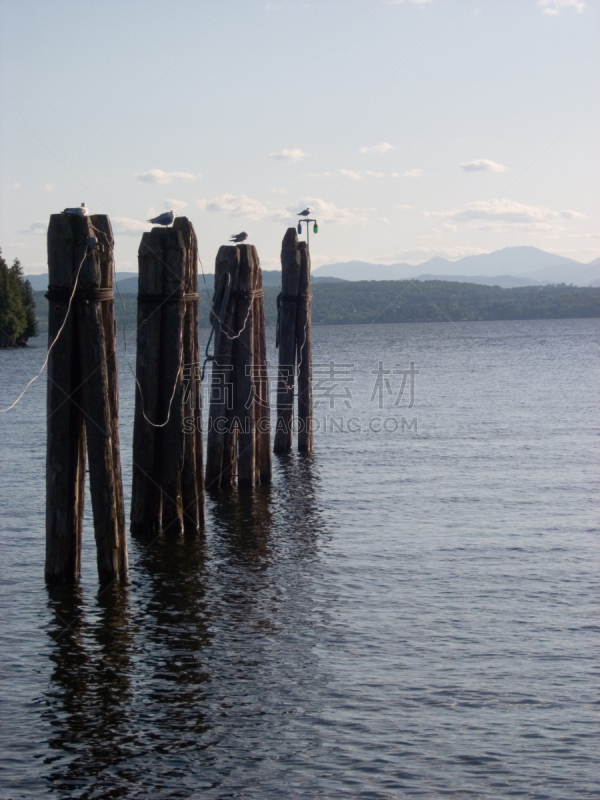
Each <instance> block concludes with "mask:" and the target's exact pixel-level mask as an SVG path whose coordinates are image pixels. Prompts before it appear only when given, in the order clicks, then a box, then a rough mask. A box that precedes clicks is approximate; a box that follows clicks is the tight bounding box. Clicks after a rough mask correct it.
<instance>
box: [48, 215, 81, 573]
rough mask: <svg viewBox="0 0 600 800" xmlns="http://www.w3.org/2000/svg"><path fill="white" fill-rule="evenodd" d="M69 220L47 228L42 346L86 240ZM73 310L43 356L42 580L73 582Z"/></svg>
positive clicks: (77, 410)
mask: <svg viewBox="0 0 600 800" xmlns="http://www.w3.org/2000/svg"><path fill="white" fill-rule="evenodd" d="M71 223H72V220H71V219H70V218H69V217H67V216H65V215H63V214H54V215H52V217H51V218H50V227H49V228H48V271H49V276H48V282H49V285H50V287H52V288H53V289H54V288H57V289H61V290H62V294H61V293H57V294H56V295H54V296H53V294H52V292H51V291H49V292H48V306H49V308H48V347H50V346H51V345H52V343H53V342H54V340H55V339H56V336H57V335H58V332H59V330H60V328H61V326H62V325H63V322H64V321H65V316H66V314H67V309H68V304H69V293H70V290H71V288H72V282H73V269H74V268H75V269H76V268H77V265H76V264H75V261H76V260H77V259H78V260H79V261H81V259H82V258H83V256H84V254H85V252H86V245H85V240H84V244H82V245H80V246H79V247H78V248H76V247H75V240H76V238H77V230H74V229H73V226H72V224H71ZM78 345H79V339H78V336H77V335H76V319H75V314H74V313H73V312H72V311H71V313H70V314H69V316H68V318H67V320H66V323H65V326H64V328H63V331H62V334H61V336H60V338H59V340H58V341H57V342H56V344H55V345H54V347H53V349H52V351H51V353H50V358H49V361H48V394H47V404H46V416H47V427H48V439H47V450H46V567H45V574H46V580H47V581H48V582H49V583H53V582H61V581H64V582H69V581H71V582H73V581H76V580H77V579H78V578H79V577H80V573H81V531H82V524H83V491H84V479H85V428H84V425H83V414H82V411H81V408H82V401H81V389H80V388H78V387H80V385H81V366H80V362H79V346H78Z"/></svg>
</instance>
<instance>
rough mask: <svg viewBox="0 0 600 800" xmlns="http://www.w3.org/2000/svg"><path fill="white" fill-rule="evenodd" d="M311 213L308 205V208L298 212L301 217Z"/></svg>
mask: <svg viewBox="0 0 600 800" xmlns="http://www.w3.org/2000/svg"><path fill="white" fill-rule="evenodd" d="M309 214H310V208H309V207H308V206H306V208H305V209H304V211H301V212H300V213H299V214H298V216H299V217H308V215H309Z"/></svg>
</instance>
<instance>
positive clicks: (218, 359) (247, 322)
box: [206, 245, 271, 491]
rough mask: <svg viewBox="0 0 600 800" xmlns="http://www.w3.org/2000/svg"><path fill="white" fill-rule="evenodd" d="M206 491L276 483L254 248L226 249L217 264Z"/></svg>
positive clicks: (259, 280)
mask: <svg viewBox="0 0 600 800" xmlns="http://www.w3.org/2000/svg"><path fill="white" fill-rule="evenodd" d="M211 320H212V322H213V325H214V329H215V332H214V357H213V362H212V383H211V403H210V413H209V419H208V447H207V456H206V488H207V489H210V490H211V491H215V490H217V489H230V488H232V487H233V486H234V485H235V483H236V479H237V485H238V487H239V488H252V487H253V486H255V485H257V484H259V483H263V484H265V483H269V482H270V480H271V454H270V446H269V444H270V440H269V434H270V411H269V396H268V379H267V361H266V340H265V333H264V331H265V325H264V298H263V288H262V271H261V268H260V262H259V259H258V253H257V252H256V248H255V247H254V246H253V245H239V246H238V247H221V248H220V250H219V252H218V254H217V259H216V263H215V294H214V299H213V312H212V315H211Z"/></svg>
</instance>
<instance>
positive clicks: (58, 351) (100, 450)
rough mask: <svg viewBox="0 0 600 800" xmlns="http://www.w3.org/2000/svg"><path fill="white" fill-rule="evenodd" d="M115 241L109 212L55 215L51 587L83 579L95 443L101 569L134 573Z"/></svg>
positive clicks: (102, 574)
mask: <svg viewBox="0 0 600 800" xmlns="http://www.w3.org/2000/svg"><path fill="white" fill-rule="evenodd" d="M113 246H114V240H113V235H112V229H111V226H110V222H109V220H108V217H106V216H104V215H94V216H91V217H79V216H74V215H73V216H71V215H67V214H53V215H52V216H51V217H50V225H49V228H48V270H49V286H48V295H47V296H48V301H49V327H48V340H49V344H52V343H53V342H54V341H55V339H56V338H57V337H59V338H58V341H57V342H56V344H55V345H54V347H53V350H52V352H51V354H50V359H49V364H48V401H47V411H48V442H47V471H46V567H45V574H46V580H47V581H48V582H49V583H53V582H72V581H75V580H77V579H78V578H79V575H80V571H81V532H82V520H83V502H84V478H85V452H86V444H87V454H88V460H89V471H90V494H91V498H92V510H93V516H94V535H95V539H96V548H97V561H98V575H99V578H100V580H101V581H102V582H107V581H112V580H117V579H119V578H121V577H124V576H125V574H126V572H127V542H126V536H125V525H124V522H125V512H124V508H123V486H122V479H121V461H120V452H119V427H118V377H117V359H116V341H115V318H114V300H113V273H114V262H113ZM73 290H75V292H74V293H73ZM71 296H72V298H73V299H72V301H71V309H70V312H68V309H69V302H70V298H71ZM67 313H69V316H68V317H67V318H66V321H65V317H66V315H67ZM63 323H64V328H63V329H62V332H61V326H62V325H63Z"/></svg>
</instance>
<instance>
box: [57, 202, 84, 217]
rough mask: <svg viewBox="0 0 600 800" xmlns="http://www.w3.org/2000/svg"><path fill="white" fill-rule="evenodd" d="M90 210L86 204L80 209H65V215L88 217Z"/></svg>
mask: <svg viewBox="0 0 600 800" xmlns="http://www.w3.org/2000/svg"><path fill="white" fill-rule="evenodd" d="M89 213H90V212H89V209H88V207H87V206H86V204H85V203H82V204H81V205H80V206H79V208H65V210H64V211H63V214H69V215H70V216H72V217H88V216H89Z"/></svg>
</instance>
